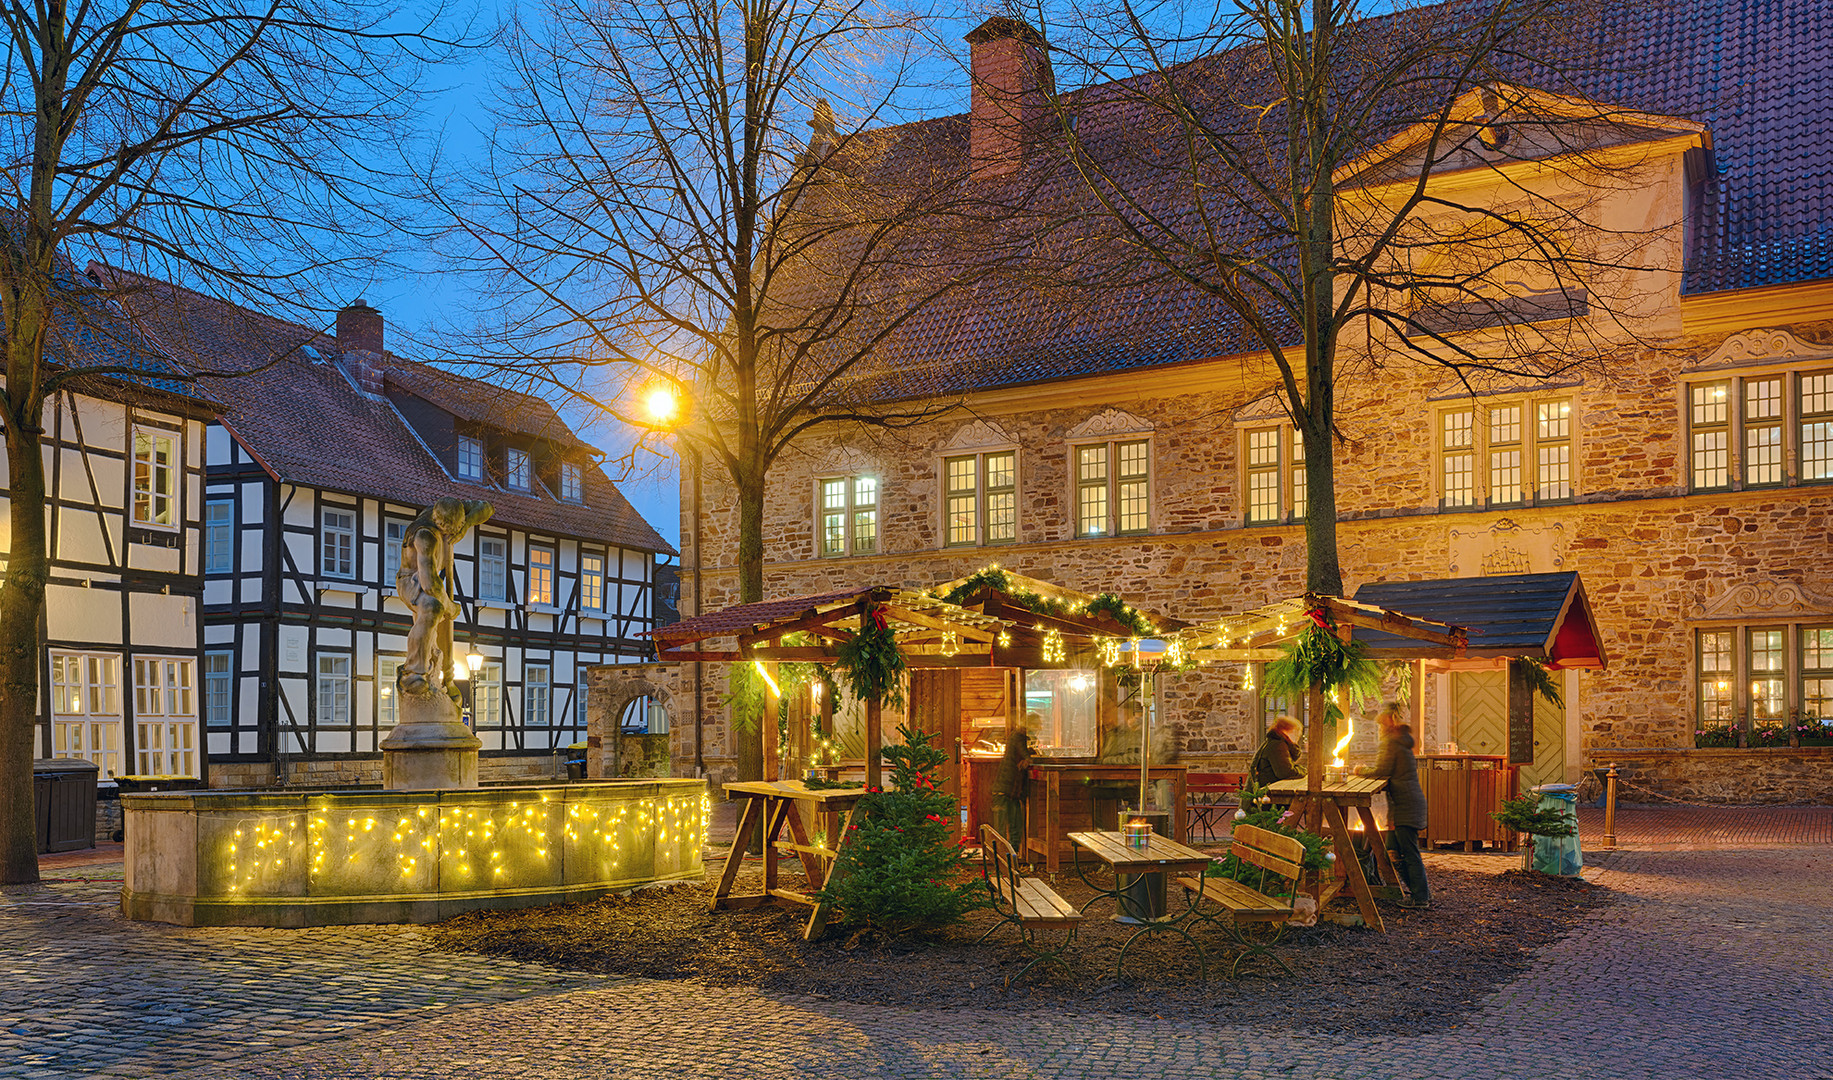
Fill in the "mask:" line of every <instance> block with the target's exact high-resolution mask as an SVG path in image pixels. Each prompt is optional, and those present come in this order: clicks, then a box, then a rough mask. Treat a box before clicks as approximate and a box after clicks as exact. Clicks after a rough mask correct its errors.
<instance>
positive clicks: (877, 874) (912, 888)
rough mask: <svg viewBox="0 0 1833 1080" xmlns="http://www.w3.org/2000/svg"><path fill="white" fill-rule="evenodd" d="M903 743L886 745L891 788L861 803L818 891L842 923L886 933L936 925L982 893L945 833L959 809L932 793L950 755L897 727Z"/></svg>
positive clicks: (952, 919) (953, 918)
mask: <svg viewBox="0 0 1833 1080" xmlns="http://www.w3.org/2000/svg"><path fill="white" fill-rule="evenodd" d="M898 730H899V733H900V734H901V735H902V736H903V739H904V743H903V745H902V746H887V747H885V751H884V753H885V760H886V761H888V762H890V764H891V782H892V784H894V785H895V786H896V790H894V791H874V792H871V793H869V794H867V795H866V797H865V798H863V799H861V800H860V801H859V809H860V811H861V813H860V814H859V815H857V816H856V817H855V819H854V824H853V832H852V833H851V834H850V835H849V836H847V837H846V838H845V846H844V848H842V850H841V853H840V857H839V858H838V859H836V860H835V863H834V872H833V874H832V875H830V877H829V879H828V885H827V887H826V888H824V889H822V890H821V896H822V898H823V899H824V900H826V901H827V902H828V903H831V904H833V905H835V906H836V907H838V908H839V909H840V917H841V920H842V921H843V922H845V923H846V924H847V925H850V926H854V927H858V928H860V929H869V930H875V931H877V932H879V933H881V934H885V935H887V936H891V937H901V936H904V935H907V934H915V933H922V932H925V931H932V930H938V929H941V928H942V927H944V926H948V925H950V924H952V923H956V922H960V921H961V918H962V917H963V916H964V915H966V914H967V913H968V912H969V911H971V910H973V909H974V908H977V907H980V906H981V905H983V904H984V903H985V899H984V897H985V895H986V890H985V889H983V888H980V887H979V886H978V882H976V881H973V880H971V879H970V880H963V879H964V878H966V871H967V868H968V865H967V859H966V857H965V856H964V855H963V854H962V851H961V848H960V846H959V845H958V844H956V843H955V842H954V840H953V839H952V838H951V836H950V835H949V827H950V824H951V823H952V822H953V821H955V820H956V818H957V816H958V815H959V813H960V806H959V804H958V803H957V802H956V801H955V799H954V798H953V797H952V796H950V795H948V794H947V793H946V792H942V791H938V790H936V786H937V784H938V783H940V782H941V780H942V779H943V777H942V772H941V768H942V765H943V763H944V762H946V761H947V760H948V755H947V754H946V753H944V752H943V751H942V750H940V749H938V748H937V747H935V746H933V745H931V744H932V741H933V738H934V737H933V736H930V735H926V734H924V733H922V732H920V731H912V730H911V729H910V728H908V727H903V728H899V729H898Z"/></svg>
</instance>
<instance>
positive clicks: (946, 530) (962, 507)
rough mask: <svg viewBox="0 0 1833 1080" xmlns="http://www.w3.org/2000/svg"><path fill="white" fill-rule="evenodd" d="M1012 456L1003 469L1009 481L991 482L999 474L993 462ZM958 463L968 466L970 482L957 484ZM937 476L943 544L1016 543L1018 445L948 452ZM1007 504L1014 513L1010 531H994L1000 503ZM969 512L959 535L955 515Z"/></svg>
mask: <svg viewBox="0 0 1833 1080" xmlns="http://www.w3.org/2000/svg"><path fill="white" fill-rule="evenodd" d="M1001 459H1009V464H1008V465H1007V467H1006V468H1005V469H1004V470H1002V472H1003V474H1004V476H1005V477H1006V478H1009V481H1008V482H1005V483H1000V484H994V483H992V481H993V480H994V479H995V478H998V477H999V476H1000V474H999V473H995V472H994V471H993V469H992V467H991V466H992V465H993V464H994V463H995V462H997V461H999V460H1001ZM956 465H965V466H966V467H967V471H968V473H969V476H968V479H969V481H970V482H969V484H968V485H967V486H966V487H957V486H956V479H957V476H958V475H959V470H957V469H956V468H955V466H956ZM937 475H938V476H939V477H940V478H941V481H942V505H941V512H942V529H941V532H942V546H943V547H952V548H964V547H996V546H1002V545H1005V544H1016V543H1017V542H1018V532H1019V507H1020V505H1021V504H1020V502H1019V490H1020V484H1019V471H1018V448H1017V447H1015V446H1008V447H989V448H987V449H984V450H970V451H967V452H965V453H954V454H946V455H944V456H943V457H942V459H941V466H940V468H938V469H937ZM1002 502H1003V503H1005V504H1007V508H1008V509H1009V512H1010V514H1011V521H1010V524H1009V526H1007V528H1009V530H1010V532H1009V533H1006V532H1005V530H1003V529H1002V530H1000V534H996V533H995V527H994V524H993V520H992V519H993V514H994V513H995V509H996V506H997V504H999V503H1002ZM963 512H964V513H966V514H967V515H968V520H967V523H966V526H965V531H966V534H967V535H966V536H965V537H964V538H957V532H958V530H957V529H956V527H955V525H956V516H957V514H958V513H963Z"/></svg>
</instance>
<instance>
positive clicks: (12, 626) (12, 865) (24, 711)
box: [0, 343, 48, 885]
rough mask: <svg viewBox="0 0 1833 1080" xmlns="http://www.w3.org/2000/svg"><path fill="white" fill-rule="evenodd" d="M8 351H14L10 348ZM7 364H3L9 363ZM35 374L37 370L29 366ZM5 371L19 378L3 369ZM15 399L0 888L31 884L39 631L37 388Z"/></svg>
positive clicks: (3, 611)
mask: <svg viewBox="0 0 1833 1080" xmlns="http://www.w3.org/2000/svg"><path fill="white" fill-rule="evenodd" d="M13 347H14V348H19V345H18V344H17V343H15V344H14V345H13ZM13 359H14V358H12V357H9V361H12V360H13ZM33 366H36V365H33ZM8 368H9V370H12V371H19V370H20V367H19V365H18V364H16V363H12V362H9V364H8ZM9 382H10V383H11V386H10V387H9V388H10V389H11V390H12V392H13V393H14V394H16V395H17V397H15V398H14V399H13V400H14V402H15V404H14V405H13V408H12V410H11V412H10V414H9V415H8V416H7V417H6V455H7V485H8V492H7V497H8V501H9V502H10V504H11V506H12V513H11V515H10V517H11V519H12V538H11V548H10V550H9V551H8V553H7V557H6V584H5V585H4V586H0V885H20V884H25V883H28V882H33V881H37V880H38V832H37V824H36V812H37V811H36V806H35V804H34V802H33V795H32V759H33V758H34V757H36V756H37V753H36V750H37V748H36V746H34V741H35V740H34V736H35V734H36V728H37V723H38V663H39V656H40V654H41V652H42V650H41V649H40V647H39V640H38V624H39V621H40V618H41V617H42V615H43V612H44V602H45V578H46V576H47V574H48V565H47V562H46V554H47V553H46V549H45V515H44V504H45V467H44V455H43V452H42V450H41V449H40V435H41V434H42V433H41V432H40V430H39V423H40V418H41V417H42V415H43V411H44V410H43V403H42V402H40V401H38V400H37V398H38V395H37V394H36V393H35V392H34V391H35V390H36V389H37V386H36V380H35V379H28V380H27V381H26V382H25V383H24V384H23V385H22V384H20V383H19V382H13V381H11V380H9Z"/></svg>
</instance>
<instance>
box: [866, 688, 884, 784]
mask: <svg viewBox="0 0 1833 1080" xmlns="http://www.w3.org/2000/svg"><path fill="white" fill-rule="evenodd" d="M879 708H880V706H879V701H878V699H877V698H867V699H866V787H867V788H875V787H882V786H883V785H884V768H885V758H884V754H883V753H881V747H882V746H883V743H884V739H883V735H884V732H883V730H882V729H881V724H880V720H879Z"/></svg>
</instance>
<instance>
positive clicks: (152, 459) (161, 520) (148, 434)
mask: <svg viewBox="0 0 1833 1080" xmlns="http://www.w3.org/2000/svg"><path fill="white" fill-rule="evenodd" d="M133 502H134V524H136V525H151V526H153V527H155V528H160V529H176V528H177V527H178V436H177V434H176V433H174V432H170V431H163V430H160V429H158V428H139V427H137V428H135V429H134V499H133Z"/></svg>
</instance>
